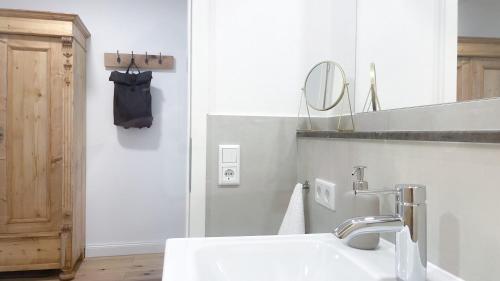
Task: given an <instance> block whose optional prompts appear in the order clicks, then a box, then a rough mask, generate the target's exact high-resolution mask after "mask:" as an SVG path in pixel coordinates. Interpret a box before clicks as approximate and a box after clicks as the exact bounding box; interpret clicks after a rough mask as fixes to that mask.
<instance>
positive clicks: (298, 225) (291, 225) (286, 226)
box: [278, 183, 306, 235]
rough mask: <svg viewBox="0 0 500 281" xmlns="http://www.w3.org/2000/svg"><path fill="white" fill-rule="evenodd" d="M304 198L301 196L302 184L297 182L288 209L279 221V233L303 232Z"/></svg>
mask: <svg viewBox="0 0 500 281" xmlns="http://www.w3.org/2000/svg"><path fill="white" fill-rule="evenodd" d="M305 232H306V231H305V223H304V199H303V198H302V184H301V183H298V184H297V185H295V188H294V189H293V193H292V197H291V198H290V203H289V204H288V209H287V210H286V213H285V217H284V218H283V222H282V223H281V227H280V230H279V232H278V234H279V235H287V234H304V233H305Z"/></svg>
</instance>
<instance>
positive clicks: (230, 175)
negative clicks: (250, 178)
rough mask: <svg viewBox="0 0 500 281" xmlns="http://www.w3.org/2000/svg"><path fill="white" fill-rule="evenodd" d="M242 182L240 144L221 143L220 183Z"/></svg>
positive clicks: (237, 183) (234, 183)
mask: <svg viewBox="0 0 500 281" xmlns="http://www.w3.org/2000/svg"><path fill="white" fill-rule="evenodd" d="M239 184H240V146H239V145H219V185H232V186H237V185H239Z"/></svg>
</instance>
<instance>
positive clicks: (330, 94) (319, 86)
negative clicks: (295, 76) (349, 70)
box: [304, 61, 346, 111]
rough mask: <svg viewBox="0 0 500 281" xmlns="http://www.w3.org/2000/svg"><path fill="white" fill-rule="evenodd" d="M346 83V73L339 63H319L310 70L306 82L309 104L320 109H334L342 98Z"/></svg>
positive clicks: (305, 92) (305, 89) (306, 94)
mask: <svg viewBox="0 0 500 281" xmlns="http://www.w3.org/2000/svg"><path fill="white" fill-rule="evenodd" d="M345 85H346V78H345V73H344V70H343V69H342V67H341V66H340V65H339V64H338V63H336V62H333V61H324V62H320V63H318V64H317V65H315V66H314V67H313V68H312V69H311V71H309V74H308V75H307V78H306V81H305V83H304V94H305V97H306V101H307V105H309V106H310V107H312V108H313V109H315V110H318V111H326V110H329V109H332V108H333V107H335V106H336V105H337V104H339V102H340V101H341V100H342V96H343V95H344V89H345Z"/></svg>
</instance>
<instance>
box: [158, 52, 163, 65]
mask: <svg viewBox="0 0 500 281" xmlns="http://www.w3.org/2000/svg"><path fill="white" fill-rule="evenodd" d="M158 63H159V64H161V63H162V60H161V52H160V58H159V59H158Z"/></svg>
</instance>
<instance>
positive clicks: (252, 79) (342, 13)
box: [209, 0, 356, 116]
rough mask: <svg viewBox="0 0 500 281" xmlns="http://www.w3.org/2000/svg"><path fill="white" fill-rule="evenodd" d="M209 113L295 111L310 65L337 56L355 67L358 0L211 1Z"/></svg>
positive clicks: (350, 69) (285, 113) (280, 113)
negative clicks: (210, 105)
mask: <svg viewBox="0 0 500 281" xmlns="http://www.w3.org/2000/svg"><path fill="white" fill-rule="evenodd" d="M211 4H212V7H211V10H210V11H209V12H210V16H211V19H210V25H211V30H210V32H211V36H210V39H211V40H210V50H211V51H213V53H212V55H213V56H212V57H211V61H212V62H213V63H212V64H211V65H213V68H212V71H211V73H210V75H211V76H210V78H211V79H212V81H213V86H212V88H211V93H210V94H211V95H212V98H213V106H212V107H211V108H210V113H214V114H236V115H278V116H294V115H296V114H297V110H298V104H299V98H300V89H301V88H302V86H303V83H304V79H305V77H306V75H307V73H308V71H309V69H310V68H311V67H312V66H313V65H314V64H316V63H318V62H320V61H322V60H334V61H337V62H339V63H340V64H341V65H342V66H343V67H344V69H345V71H346V73H347V76H348V78H349V80H350V81H351V82H353V81H354V74H355V71H354V69H355V63H354V60H355V33H356V26H355V24H356V21H355V20H356V8H355V7H356V6H355V5H356V3H355V1H341V0H316V1H307V0H291V1H290V0H277V1H276V0H275V1H266V0H254V1H232V0H212V1H211Z"/></svg>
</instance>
